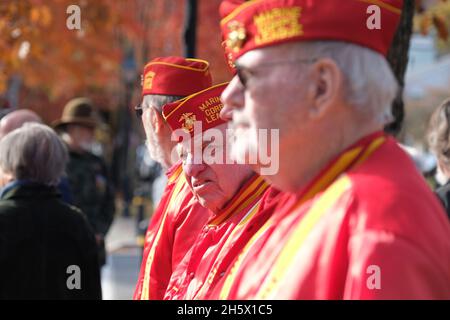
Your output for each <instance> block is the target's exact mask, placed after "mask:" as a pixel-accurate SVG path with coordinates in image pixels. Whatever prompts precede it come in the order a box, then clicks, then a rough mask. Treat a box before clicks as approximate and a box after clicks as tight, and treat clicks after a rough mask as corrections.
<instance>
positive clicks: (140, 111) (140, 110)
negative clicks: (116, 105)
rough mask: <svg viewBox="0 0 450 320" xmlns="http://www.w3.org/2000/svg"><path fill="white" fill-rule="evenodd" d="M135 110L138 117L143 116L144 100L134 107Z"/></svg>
mask: <svg viewBox="0 0 450 320" xmlns="http://www.w3.org/2000/svg"><path fill="white" fill-rule="evenodd" d="M134 112H136V117H138V118H139V119H140V118H142V114H143V113H144V108H143V107H142V102H139V103H138V104H137V105H136V106H135V107H134Z"/></svg>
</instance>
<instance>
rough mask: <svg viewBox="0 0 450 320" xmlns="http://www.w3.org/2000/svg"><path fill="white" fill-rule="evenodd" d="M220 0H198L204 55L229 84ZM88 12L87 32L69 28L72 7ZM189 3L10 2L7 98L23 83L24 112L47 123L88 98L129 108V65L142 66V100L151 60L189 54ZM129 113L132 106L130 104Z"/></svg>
mask: <svg viewBox="0 0 450 320" xmlns="http://www.w3.org/2000/svg"><path fill="white" fill-rule="evenodd" d="M219 3H220V0H199V1H198V6H199V9H198V23H197V40H198V42H197V56H198V57H200V58H203V59H207V60H209V61H210V62H211V66H212V72H213V76H214V77H215V82H216V83H217V82H222V81H225V80H228V77H229V75H228V71H227V68H226V65H225V62H224V58H223V54H222V49H221V46H220V31H219V15H218V6H219ZM72 4H76V5H78V6H79V7H80V9H81V30H69V29H68V28H67V26H66V21H67V19H68V17H69V16H70V15H69V14H68V13H67V12H66V10H67V8H68V6H70V5H72ZM184 11H185V1H183V0H127V1H125V0H95V1H94V0H89V1H87V0H80V1H77V2H75V1H73V0H50V1H43V0H2V1H1V2H0V95H2V94H5V93H6V91H7V90H8V87H9V83H10V81H11V79H12V78H13V77H15V78H16V79H20V84H21V85H20V91H19V93H20V99H19V105H20V107H26V108H31V109H34V110H36V111H38V113H40V114H41V115H42V116H43V118H44V119H46V120H47V121H51V120H53V119H55V118H57V117H59V115H60V113H61V108H62V107H63V105H64V103H65V102H66V101H67V100H68V99H70V98H71V97H73V96H79V95H86V96H90V97H91V98H93V99H94V100H95V101H96V102H97V104H98V105H99V107H101V108H105V109H111V110H112V109H115V108H117V107H121V106H123V101H124V100H123V97H122V96H123V94H124V93H123V91H124V77H123V61H124V57H125V55H126V53H127V52H128V53H129V52H130V51H131V52H132V53H133V55H134V60H135V63H134V65H135V70H133V72H134V73H135V77H134V78H135V79H136V81H135V83H133V87H134V89H135V93H134V97H135V98H134V99H138V98H139V89H140V88H139V81H138V80H137V79H138V78H139V74H140V72H141V70H142V67H143V65H144V64H145V62H146V61H148V60H150V59H151V58H153V57H156V56H162V55H182V54H183V43H182V29H183V24H184V14H185V13H184ZM127 107H129V106H127Z"/></svg>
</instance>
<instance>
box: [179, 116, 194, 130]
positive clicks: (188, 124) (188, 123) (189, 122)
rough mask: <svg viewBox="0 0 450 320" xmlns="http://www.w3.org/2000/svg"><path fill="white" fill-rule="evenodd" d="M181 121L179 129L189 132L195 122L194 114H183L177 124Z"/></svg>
mask: <svg viewBox="0 0 450 320" xmlns="http://www.w3.org/2000/svg"><path fill="white" fill-rule="evenodd" d="M182 121H184V123H183V124H182V125H181V128H182V129H183V130H184V131H186V132H191V131H192V130H193V129H194V123H195V121H196V117H195V114H193V113H192V112H189V113H183V114H182V115H181V117H180V120H178V122H182Z"/></svg>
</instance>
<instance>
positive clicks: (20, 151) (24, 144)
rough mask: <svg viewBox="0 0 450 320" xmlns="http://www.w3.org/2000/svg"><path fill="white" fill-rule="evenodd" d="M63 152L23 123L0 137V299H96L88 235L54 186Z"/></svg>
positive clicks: (46, 132)
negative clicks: (0, 138)
mask: <svg viewBox="0 0 450 320" xmlns="http://www.w3.org/2000/svg"><path fill="white" fill-rule="evenodd" d="M67 160H68V155H67V150H66V147H65V145H64V143H63V142H62V141H61V140H60V138H59V137H58V136H57V134H56V133H55V132H54V131H53V130H52V129H51V128H49V127H47V126H45V125H42V124H38V123H28V124H25V125H24V126H23V127H21V128H19V129H16V130H13V131H11V132H10V133H8V134H7V135H6V136H4V137H3V139H2V140H1V141H0V188H1V189H0V299H100V298H101V286H100V270H99V266H98V257H97V247H96V242H95V237H94V234H93V232H92V230H91V228H90V226H89V224H88V223H87V220H86V219H85V217H84V215H83V214H82V213H81V211H80V210H78V209H76V208H75V207H72V206H69V205H67V204H65V203H64V202H63V201H61V200H60V194H59V192H58V191H57V189H56V187H55V186H57V185H58V183H59V180H60V178H61V176H62V175H63V173H64V169H65V165H66V162H67Z"/></svg>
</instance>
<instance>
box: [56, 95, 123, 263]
mask: <svg viewBox="0 0 450 320" xmlns="http://www.w3.org/2000/svg"><path fill="white" fill-rule="evenodd" d="M97 125H98V119H97V117H96V115H95V111H94V108H93V105H92V102H91V101H90V100H89V99H87V98H75V99H72V100H70V101H69V102H68V103H67V104H66V106H65V107H64V110H63V114H62V117H61V119H60V120H57V121H55V122H54V123H53V127H54V128H55V130H56V131H57V132H59V133H60V135H61V138H62V139H63V141H64V142H65V143H66V145H67V148H68V150H69V162H68V164H67V167H66V173H67V177H68V181H69V187H70V193H71V195H72V198H73V204H74V205H75V206H77V207H78V208H80V209H81V211H83V212H84V213H85V214H86V216H87V219H88V221H89V223H90V224H91V226H92V228H93V230H94V232H95V237H96V240H97V244H98V248H99V260H100V265H104V264H105V263H106V249H105V240H104V239H105V236H106V234H107V233H108V230H109V228H110V226H111V224H112V221H113V218H114V210H115V202H114V191H113V186H112V182H111V179H110V176H109V172H108V168H107V166H106V164H105V161H104V160H103V159H102V158H101V157H99V156H97V155H94V154H93V153H92V147H93V145H94V142H95V136H94V133H95V128H96V127H97Z"/></svg>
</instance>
